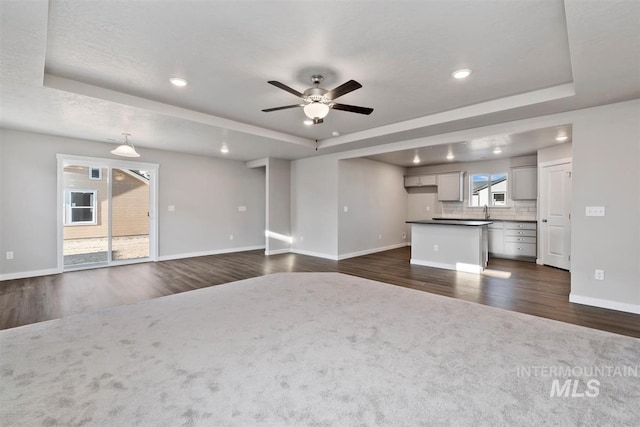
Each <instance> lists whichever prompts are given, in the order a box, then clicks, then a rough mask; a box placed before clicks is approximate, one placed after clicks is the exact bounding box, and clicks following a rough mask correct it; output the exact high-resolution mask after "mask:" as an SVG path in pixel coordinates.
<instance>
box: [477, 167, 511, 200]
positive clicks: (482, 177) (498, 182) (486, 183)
mask: <svg viewBox="0 0 640 427" xmlns="http://www.w3.org/2000/svg"><path fill="white" fill-rule="evenodd" d="M485 205H487V206H490V207H495V206H507V174H506V173H496V174H471V175H470V177H469V206H470V207H482V206H485Z"/></svg>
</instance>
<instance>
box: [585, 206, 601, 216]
mask: <svg viewBox="0 0 640 427" xmlns="http://www.w3.org/2000/svg"><path fill="white" fill-rule="evenodd" d="M585 215H586V216H604V206H587V207H586V208H585Z"/></svg>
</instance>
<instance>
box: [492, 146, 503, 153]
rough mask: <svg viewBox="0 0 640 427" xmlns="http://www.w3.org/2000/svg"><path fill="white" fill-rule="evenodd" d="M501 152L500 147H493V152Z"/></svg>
mask: <svg viewBox="0 0 640 427" xmlns="http://www.w3.org/2000/svg"><path fill="white" fill-rule="evenodd" d="M500 153H502V150H501V149H500V147H496V148H494V149H493V154H500Z"/></svg>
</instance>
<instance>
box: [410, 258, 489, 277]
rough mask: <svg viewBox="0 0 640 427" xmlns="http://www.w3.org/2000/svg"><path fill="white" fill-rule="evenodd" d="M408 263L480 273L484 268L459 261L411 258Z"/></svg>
mask: <svg viewBox="0 0 640 427" xmlns="http://www.w3.org/2000/svg"><path fill="white" fill-rule="evenodd" d="M410 263H411V264H414V265H422V266H424V267H434V268H444V269H445V270H455V271H462V272H465V273H474V274H480V273H482V271H483V270H484V268H482V266H480V265H475V264H465V263H461V262H459V263H456V264H447V263H444V262H434V261H423V260H418V259H413V258H411V261H410Z"/></svg>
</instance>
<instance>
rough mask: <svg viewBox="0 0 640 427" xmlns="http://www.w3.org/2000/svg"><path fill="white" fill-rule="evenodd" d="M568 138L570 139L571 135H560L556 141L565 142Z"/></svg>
mask: <svg viewBox="0 0 640 427" xmlns="http://www.w3.org/2000/svg"><path fill="white" fill-rule="evenodd" d="M567 139H569V137H568V136H567V135H558V136H557V137H556V141H558V142H563V141H566V140H567Z"/></svg>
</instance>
